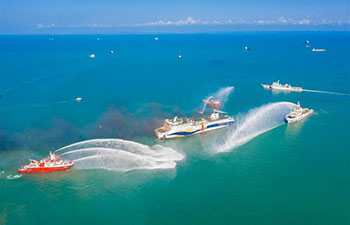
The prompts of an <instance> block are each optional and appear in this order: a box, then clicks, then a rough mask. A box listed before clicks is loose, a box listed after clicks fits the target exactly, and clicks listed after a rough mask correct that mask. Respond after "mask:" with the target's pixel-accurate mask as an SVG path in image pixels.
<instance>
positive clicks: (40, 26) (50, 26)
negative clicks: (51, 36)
mask: <svg viewBox="0 0 350 225" xmlns="http://www.w3.org/2000/svg"><path fill="white" fill-rule="evenodd" d="M53 27H59V26H57V25H56V24H54V23H52V24H46V25H45V24H38V26H37V28H38V29H46V28H53Z"/></svg>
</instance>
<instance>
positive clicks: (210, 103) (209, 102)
mask: <svg viewBox="0 0 350 225" xmlns="http://www.w3.org/2000/svg"><path fill="white" fill-rule="evenodd" d="M202 102H203V103H204V104H207V105H208V106H210V107H212V108H214V109H220V108H221V102H220V100H219V99H211V100H202Z"/></svg>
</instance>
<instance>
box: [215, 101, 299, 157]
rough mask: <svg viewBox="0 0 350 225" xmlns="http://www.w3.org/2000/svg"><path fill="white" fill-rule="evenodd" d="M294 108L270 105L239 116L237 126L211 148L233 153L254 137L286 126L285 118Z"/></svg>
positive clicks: (282, 103) (286, 103) (282, 104)
mask: <svg viewBox="0 0 350 225" xmlns="http://www.w3.org/2000/svg"><path fill="white" fill-rule="evenodd" d="M293 106H295V104H294V103H291V102H277V103H269V104H266V105H263V106H260V107H257V108H254V109H251V110H250V111H249V112H248V113H247V114H244V115H238V116H237V117H236V118H235V119H236V121H235V126H234V127H232V128H231V129H229V130H228V131H227V132H226V133H225V135H224V136H220V138H217V139H216V141H214V144H212V145H211V147H210V148H211V151H213V152H215V153H220V152H228V151H231V150H232V149H234V148H236V147H238V146H241V145H243V144H245V143H247V142H248V141H250V140H251V139H253V138H254V137H256V136H258V135H260V134H262V133H265V132H267V131H269V130H271V129H273V128H275V127H277V126H280V125H282V124H284V123H285V122H284V117H285V115H286V114H288V113H289V112H290V110H291V108H292V107H293Z"/></svg>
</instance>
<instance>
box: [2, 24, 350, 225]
mask: <svg viewBox="0 0 350 225" xmlns="http://www.w3.org/2000/svg"><path fill="white" fill-rule="evenodd" d="M157 38H158V39H157ZM156 39H157V40H156ZM307 40H308V41H309V42H310V43H309V44H308V45H310V46H311V48H306V45H307V44H306V43H305V42H306V41H307ZM0 41H1V43H0V44H1V49H0V50H1V51H0V57H1V58H0V63H1V64H0V65H1V71H0V72H1V76H0V95H1V96H0V97H1V98H0V224H4V225H5V224H10V225H16V224H30V225H31V224H33V225H34V224H46V223H49V224H51V225H55V224H104V225H107V224H135V225H138V224H140V225H143V224H145V225H146V224H152V225H157V224H159V225H164V224H181V225H185V224H191V225H192V224H249V225H254V224H256V225H263V224H266V225H273V224H276V225H281V224H291V225H295V224H305V225H310V224H317V225H323V224H324V225H329V224H332V225H338V224H339V225H346V224H350V204H349V202H350V147H349V146H350V132H349V127H350V120H349V115H350V63H349V55H350V32H348V31H344V32H331V31H327V32H316V31H315V32H287V31H284V32H272V31H271V32H232V33H208V34H204V33H202V34H127V35H126V34H125V35H122V34H121V35H1V36H0ZM245 46H247V47H248V48H249V50H245V49H244V47H245ZM312 48H318V49H319V48H322V49H326V51H325V52H313V51H312V50H311V49H312ZM111 51H114V52H111ZM92 54H94V56H95V57H90V56H91V55H92ZM179 56H181V57H179ZM278 80H279V81H280V82H281V83H282V84H285V83H288V84H291V85H292V86H298V87H303V88H304V89H307V91H303V92H284V91H277V92H276V91H271V90H265V89H263V88H262V87H261V84H272V82H274V81H278ZM211 97H215V98H218V99H220V100H221V102H222V103H223V106H222V108H221V110H222V111H225V112H227V114H228V115H230V116H233V117H234V118H235V123H234V124H233V125H232V126H229V127H227V128H225V129H220V130H217V131H212V132H208V133H204V134H200V135H195V136H191V137H186V138H179V139H172V140H160V141H159V140H157V139H156V136H155V135H154V129H155V128H157V127H160V126H162V124H163V122H164V120H165V119H167V118H174V117H175V116H178V117H201V116H202V115H205V114H206V113H207V114H208V113H210V107H208V106H206V107H205V106H204V105H203V103H202V100H203V99H208V98H211ZM77 98H78V99H77ZM79 98H81V99H79ZM298 101H299V102H300V104H301V106H302V107H307V108H310V109H313V110H314V113H313V114H312V115H311V116H309V117H307V118H305V119H304V120H302V121H299V122H297V123H294V124H287V123H286V122H285V121H284V117H285V115H286V114H287V113H289V112H290V110H291V109H292V108H293V107H294V106H295V104H297V102H298ZM202 111H204V112H203V114H201V112H202ZM50 151H56V154H58V155H61V157H62V158H63V159H69V160H73V161H74V163H75V165H74V167H72V168H71V169H70V170H67V171H61V172H55V173H42V174H18V173H17V169H18V168H19V167H20V166H21V165H23V164H26V163H28V162H29V161H28V160H29V159H35V160H40V159H42V158H44V157H46V156H48V154H49V152H50Z"/></svg>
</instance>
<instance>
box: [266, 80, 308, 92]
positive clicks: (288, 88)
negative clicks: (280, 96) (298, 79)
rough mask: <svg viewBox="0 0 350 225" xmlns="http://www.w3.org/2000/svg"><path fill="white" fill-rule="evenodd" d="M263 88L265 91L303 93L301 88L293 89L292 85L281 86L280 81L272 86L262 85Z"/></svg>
mask: <svg viewBox="0 0 350 225" xmlns="http://www.w3.org/2000/svg"><path fill="white" fill-rule="evenodd" d="M261 86H262V87H263V88H265V89H269V90H281V91H298V92H299V91H303V88H301V87H292V85H290V84H284V85H283V84H280V81H279V80H278V81H277V82H273V83H272V84H271V85H269V84H261Z"/></svg>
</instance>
